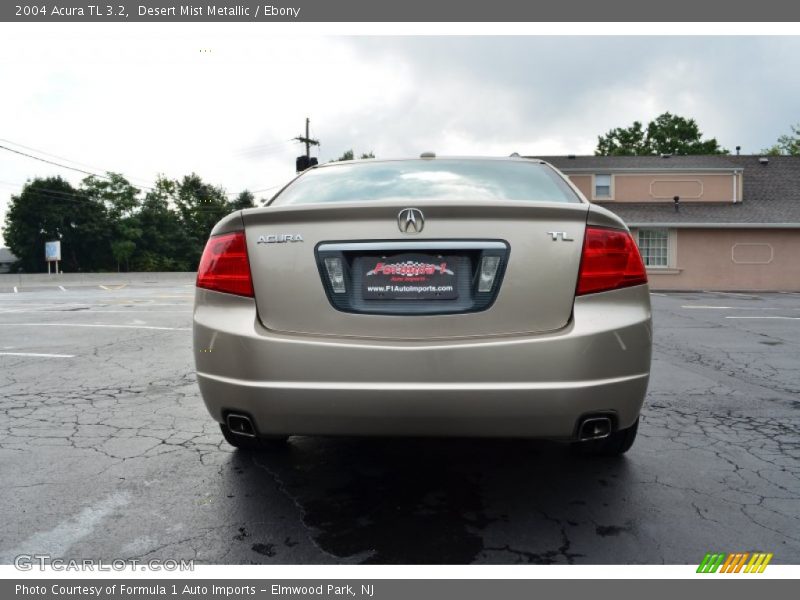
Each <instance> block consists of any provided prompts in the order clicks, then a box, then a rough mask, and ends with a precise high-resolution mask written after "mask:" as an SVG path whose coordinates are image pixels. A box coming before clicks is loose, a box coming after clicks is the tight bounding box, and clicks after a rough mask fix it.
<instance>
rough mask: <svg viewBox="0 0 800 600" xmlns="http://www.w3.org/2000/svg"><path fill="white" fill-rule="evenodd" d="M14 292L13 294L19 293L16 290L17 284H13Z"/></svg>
mask: <svg viewBox="0 0 800 600" xmlns="http://www.w3.org/2000/svg"><path fill="white" fill-rule="evenodd" d="M14 293H15V294H18V293H19V292H17V286H14Z"/></svg>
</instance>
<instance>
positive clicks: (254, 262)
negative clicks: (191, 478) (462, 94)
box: [193, 156, 652, 454]
mask: <svg viewBox="0 0 800 600" xmlns="http://www.w3.org/2000/svg"><path fill="white" fill-rule="evenodd" d="M276 231H278V232H281V233H276ZM286 232H291V233H286ZM300 232H302V233H300ZM297 242H306V243H297ZM265 244H269V245H272V247H271V248H270V249H269V250H268V251H267V250H266V249H260V248H259V247H260V246H261V245H265ZM193 336H194V356H195V363H196V367H197V380H198V384H199V387H200V391H201V395H202V397H203V400H204V402H205V405H206V407H207V408H208V411H209V413H210V414H211V416H212V418H214V419H215V420H216V421H217V422H218V423H219V425H220V428H221V430H222V435H223V436H224V437H225V439H226V440H227V441H228V442H230V443H231V444H232V445H233V446H235V447H237V448H240V449H242V450H244V451H266V450H269V449H273V448H276V447H277V446H278V445H280V444H283V443H285V442H286V440H287V439H288V438H289V436H292V435H345V436H346V435H378V436H397V435H409V436H412V435H413V436H480V437H525V438H547V439H553V440H560V441H563V442H568V443H571V444H572V445H573V446H574V447H575V448H576V449H578V450H580V451H581V452H586V453H592V454H622V453H624V452H626V451H627V450H628V449H629V448H630V447H631V446H632V444H633V442H634V440H635V438H636V432H637V428H638V423H639V413H640V411H641V407H642V403H643V401H644V397H645V394H646V392H647V384H648V380H649V376H650V356H651V346H652V324H651V314H650V296H649V290H648V286H647V274H646V271H645V268H644V265H643V263H642V259H641V256H640V255H639V251H638V248H637V247H636V244H635V242H634V240H633V238H632V237H631V234H630V232H629V230H628V228H627V227H626V226H625V223H623V222H622V221H621V220H620V219H619V218H618V217H616V216H615V215H614V214H613V213H611V212H610V211H608V210H605V209H603V208H601V207H598V206H595V205H592V204H591V203H590V202H588V201H587V200H586V198H584V197H583V196H582V194H581V193H580V191H579V190H578V189H577V188H576V187H575V186H573V185H572V184H571V183H570V182H569V180H568V179H567V178H566V177H565V176H564V175H563V174H561V173H560V172H559V171H557V170H556V169H554V168H553V167H552V166H551V165H549V164H547V163H545V162H543V161H540V160H531V159H522V158H519V157H514V158H504V159H492V158H435V157H431V156H426V157H425V158H422V159H402V160H374V159H372V160H364V161H349V162H339V163H331V164H327V165H319V166H315V167H312V168H310V169H308V170H306V171H304V172H303V173H301V174H300V175H299V176H298V177H297V178H296V179H294V180H293V181H292V182H291V183H289V185H287V186H286V187H285V188H283V189H282V190H281V191H280V192H279V193H278V194H277V195H276V196H275V197H274V198H272V200H270V202H269V203H268V205H267V206H265V207H262V208H253V209H247V210H243V211H238V212H235V213H232V214H230V215H228V216H227V217H225V218H224V219H222V220H221V221H220V222H219V223H217V225H216V226H215V227H214V229H213V231H212V232H211V236H210V237H209V240H208V243H207V244H206V247H205V250H204V251H203V255H202V258H201V260H200V265H199V267H198V273H197V287H196V294H195V310H194V319H193ZM209 350H213V351H212V352H209ZM387 365H389V366H390V367H391V368H388V369H387ZM408 373H413V374H414V375H413V377H410V378H409V377H408V376H407V375H406V374H408Z"/></svg>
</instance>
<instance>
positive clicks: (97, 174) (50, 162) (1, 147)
mask: <svg viewBox="0 0 800 600" xmlns="http://www.w3.org/2000/svg"><path fill="white" fill-rule="evenodd" d="M0 149H2V150H8V151H9V152H13V153H14V154H19V155H20V156H26V157H28V158H32V159H33V160H38V161H39V162H43V163H47V164H49V165H54V166H56V167H61V168H62V169H69V170H71V171H77V172H78V173H83V174H84V175H90V176H92V177H101V178H103V179H107V180H109V181H110V180H111V177H109V176H108V175H100V174H99V173H92V172H91V171H84V170H83V169H78V168H77V167H70V166H68V165H62V164H61V163H57V162H55V161H52V160H47V159H46V158H41V157H39V156H33V155H32V154H27V153H26V152H21V151H20V150H14V149H13V148H9V147H8V146H3V145H0ZM136 187H141V188H144V189H148V190H152V189H153V188H152V187H149V186H146V185H138V186H136Z"/></svg>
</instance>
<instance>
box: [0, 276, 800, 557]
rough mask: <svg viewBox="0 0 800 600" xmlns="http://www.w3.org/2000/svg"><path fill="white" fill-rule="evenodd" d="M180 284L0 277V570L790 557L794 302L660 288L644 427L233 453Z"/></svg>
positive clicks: (799, 492)
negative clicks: (596, 435)
mask: <svg viewBox="0 0 800 600" xmlns="http://www.w3.org/2000/svg"><path fill="white" fill-rule="evenodd" d="M192 296H193V287H192V285H191V284H185V283H162V284H157V285H145V284H140V285H125V286H114V285H105V286H97V285H95V286H81V287H69V286H63V287H61V288H60V287H58V286H44V287H36V288H30V289H25V288H24V287H23V288H19V289H17V290H16V291H15V290H13V289H3V290H0V407H1V408H2V422H1V423H0V477H1V478H2V481H3V485H2V486H1V487H0V511H2V513H1V514H2V521H3V524H4V526H3V527H2V529H0V562H2V563H9V562H11V561H12V560H13V557H14V556H16V555H18V554H34V553H37V554H49V555H51V556H52V557H54V558H55V557H67V558H103V559H107V560H110V559H117V558H121V559H125V558H145V559H146V558H165V559H166V558H171V559H180V558H184V559H192V558H194V559H197V560H198V561H201V562H209V563H236V564H238V563H265V562H272V563H362V562H366V563H471V562H478V563H503V564H508V563H584V564H586V563H595V564H596V563H668V564H674V563H695V564H696V563H698V562H699V561H700V559H701V558H702V557H703V555H704V554H705V553H706V552H708V551H720V552H735V551H752V550H761V551H765V552H773V553H774V554H775V558H774V559H773V562H775V563H800V480H799V479H798V477H799V476H800V294H732V293H674V294H668V295H667V294H654V295H653V305H654V319H655V354H654V360H653V377H652V380H651V384H650V392H649V394H648V399H647V401H646V404H645V409H644V413H643V418H642V423H641V426H640V429H639V439H638V440H637V443H636V444H635V445H634V447H633V449H632V450H631V451H630V452H629V453H628V454H627V455H626V457H624V458H621V459H590V458H585V457H578V456H574V455H573V454H571V453H570V452H569V451H568V449H567V448H566V447H564V446H561V445H557V444H552V443H546V442H535V441H524V440H431V439H423V440H420V439H389V440H387V439H337V438H310V437H294V438H291V440H290V442H289V444H288V446H287V447H286V449H285V450H282V451H280V452H278V453H276V454H266V455H256V456H247V455H243V454H241V453H238V452H235V451H233V450H232V449H231V448H230V447H228V446H227V445H226V444H225V443H224V441H223V440H222V437H221V435H220V433H219V430H218V427H217V425H216V423H214V422H213V421H212V420H211V419H210V417H208V415H207V413H206V411H205V408H204V406H203V404H202V401H201V399H200V396H199V393H198V390H197V386H196V383H195V380H194V372H193V361H192V351H191V304H192Z"/></svg>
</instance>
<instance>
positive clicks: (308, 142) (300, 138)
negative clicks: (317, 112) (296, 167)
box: [294, 117, 319, 158]
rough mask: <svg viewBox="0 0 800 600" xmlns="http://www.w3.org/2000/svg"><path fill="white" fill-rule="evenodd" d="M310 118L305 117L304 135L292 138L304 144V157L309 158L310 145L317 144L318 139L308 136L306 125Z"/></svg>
mask: <svg viewBox="0 0 800 600" xmlns="http://www.w3.org/2000/svg"><path fill="white" fill-rule="evenodd" d="M310 122H311V120H310V119H309V118H308V117H306V135H305V137H303V136H302V135H299V136H297V137H296V138H294V139H295V140H297V141H298V142H301V143H303V144H305V145H306V158H311V146H319V140H314V139H311V138H310V137H309V131H308V126H309V123H310Z"/></svg>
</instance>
